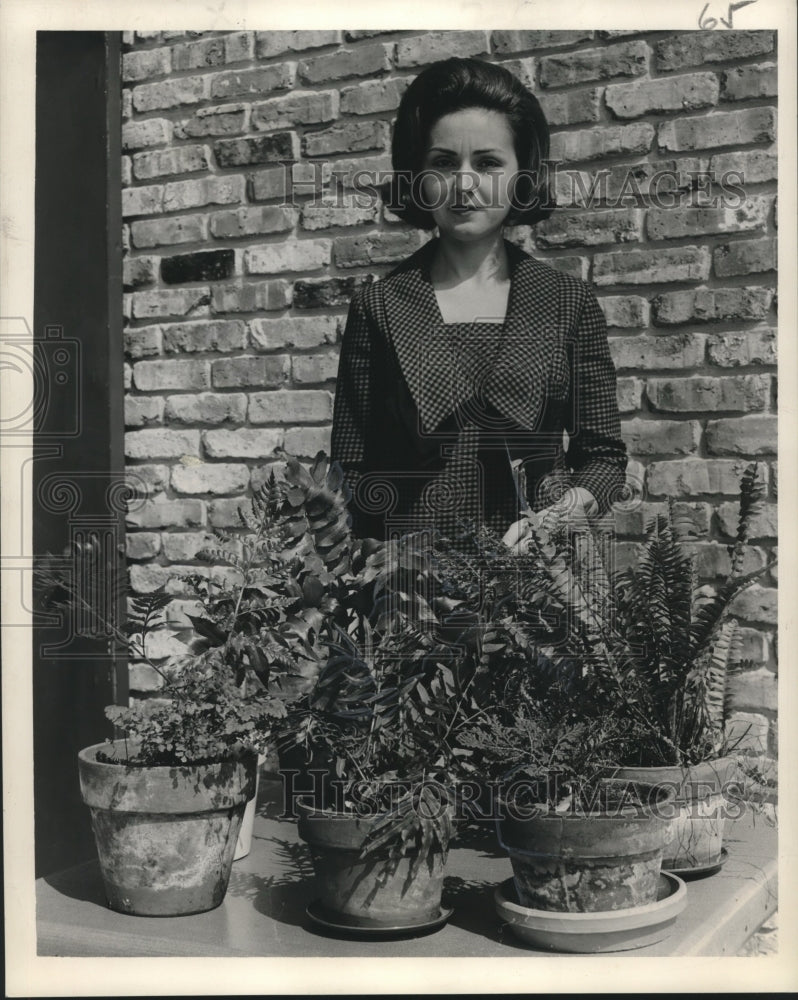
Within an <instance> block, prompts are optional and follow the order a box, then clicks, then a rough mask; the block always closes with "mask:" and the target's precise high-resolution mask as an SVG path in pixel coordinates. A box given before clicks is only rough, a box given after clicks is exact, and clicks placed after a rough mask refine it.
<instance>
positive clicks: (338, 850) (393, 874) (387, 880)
mask: <svg viewBox="0 0 798 1000" xmlns="http://www.w3.org/2000/svg"><path fill="white" fill-rule="evenodd" d="M296 805H297V812H298V813H299V835H300V837H301V838H302V839H303V840H304V841H305V842H306V843H307V844H308V845H309V846H310V850H311V855H312V858H313V870H314V872H315V875H316V886H317V889H318V893H319V898H318V901H317V906H318V907H319V908H320V912H323V913H325V914H326V915H327V916H328V918H329V919H330V922H331V923H335V924H337V925H338V927H339V928H345V927H351V928H352V929H353V930H354V929H358V928H360V929H363V928H374V929H379V928H391V929H394V930H396V931H397V932H398V931H401V930H407V929H410V928H413V927H415V926H422V925H424V926H426V925H429V924H431V923H432V922H434V921H437V920H438V918H439V917H440V916H441V913H442V911H441V894H442V891H443V875H444V860H443V855H442V853H441V851H440V850H431V851H430V853H429V855H428V857H427V858H426V859H425V860H424V861H422V863H421V864H419V865H417V866H415V868H414V865H413V860H414V859H413V858H412V857H411V856H408V857H403V858H400V859H399V860H398V862H391V861H390V860H389V858H388V856H387V852H375V855H368V856H367V857H365V858H364V857H362V856H361V848H362V846H363V843H364V841H365V840H366V838H367V836H368V835H369V833H370V832H371V831H372V830H373V828H374V826H375V824H376V823H377V822H378V821H379V817H373V816H369V817H360V816H356V815H352V814H347V813H341V812H335V811H333V810H331V809H320V808H317V807H315V806H314V805H313V803H312V802H311V801H309V800H308V799H299V800H298V801H297V804H296Z"/></svg>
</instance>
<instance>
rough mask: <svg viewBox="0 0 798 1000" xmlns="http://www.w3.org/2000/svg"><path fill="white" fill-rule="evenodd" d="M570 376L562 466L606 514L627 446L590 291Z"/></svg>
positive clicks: (621, 479)
mask: <svg viewBox="0 0 798 1000" xmlns="http://www.w3.org/2000/svg"><path fill="white" fill-rule="evenodd" d="M574 348H575V354H574V359H573V368H572V372H571V395H572V399H571V413H572V414H573V418H572V419H573V428H572V430H573V433H572V434H569V442H568V451H567V454H566V463H567V465H568V466H570V468H571V471H572V475H571V484H572V485H573V486H582V487H584V488H585V489H587V490H589V491H590V492H591V493H592V494H593V496H594V497H595V498H596V501H597V503H598V506H599V513H601V514H604V513H606V512H607V510H609V508H610V505H611V504H612V502H613V501H614V500H616V499H617V498H618V495H619V493H620V491H621V489H622V488H623V485H624V483H625V480H626V462H627V453H626V445H625V443H624V441H623V439H622V438H621V419H620V415H619V412H618V399H617V387H616V386H617V380H616V376H615V366H614V365H613V363H612V358H611V357H610V349H609V344H608V341H607V324H606V321H605V319H604V314H603V313H602V311H601V307H600V306H599V304H598V300H597V299H596V296H595V295H594V294H593V292H592V291H591V290H590V289H587V294H586V296H585V299H584V301H583V304H582V307H581V310H580V313H579V317H578V320H577V329H576V342H575V345H574Z"/></svg>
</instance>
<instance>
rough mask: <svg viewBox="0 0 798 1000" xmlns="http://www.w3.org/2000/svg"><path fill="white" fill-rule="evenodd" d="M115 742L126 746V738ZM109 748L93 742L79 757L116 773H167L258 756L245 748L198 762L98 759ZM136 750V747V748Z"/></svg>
mask: <svg viewBox="0 0 798 1000" xmlns="http://www.w3.org/2000/svg"><path fill="white" fill-rule="evenodd" d="M113 743H114V744H115V745H116V744H119V745H120V747H124V740H114V741H113ZM127 745H128V749H130V748H131V747H134V748H135V747H137V746H138V743H137V742H136V741H134V740H128V741H127ZM108 748H109V744H108V743H92V744H91V746H87V747H83V749H82V750H79V751H78V759H79V760H80V761H81V762H83V763H84V764H87V765H90V766H91V767H97V768H111V769H113V771H114V773H119V771H120V769H123V770H129V771H133V772H143V771H155V772H156V773H165V772H168V771H183V770H196V769H198V768H213V767H221V766H223V765H230V764H246V763H248V762H249V760H250V758H251V757H256V756H257V755H256V752H255V751H254V750H245V751H244V752H243V753H241V754H238V755H236V756H233V757H219V758H218V759H216V760H204V761H197V762H196V763H192V762H190V761H189V762H185V763H182V764H131V763H129V762H128V761H127V760H119V761H116V762H113V761H107V760H97V754H98V753H99V752H100V751H106V750H107V749H108ZM134 752H135V749H134Z"/></svg>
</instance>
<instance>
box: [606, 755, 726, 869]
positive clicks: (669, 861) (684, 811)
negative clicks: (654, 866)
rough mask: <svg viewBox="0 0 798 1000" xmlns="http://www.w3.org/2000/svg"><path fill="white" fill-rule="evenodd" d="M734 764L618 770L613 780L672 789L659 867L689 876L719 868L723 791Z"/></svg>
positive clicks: (722, 761)
mask: <svg viewBox="0 0 798 1000" xmlns="http://www.w3.org/2000/svg"><path fill="white" fill-rule="evenodd" d="M735 770H736V763H735V761H734V759H733V758H732V757H719V758H718V759H717V760H711V761H704V762H703V763H701V764H693V765H691V766H689V767H622V768H619V769H618V770H617V771H615V777H616V778H622V779H626V780H632V781H646V782H649V783H651V784H654V785H660V786H662V787H667V788H671V789H673V792H674V795H675V803H676V806H677V812H676V815H675V816H674V818H673V820H672V821H671V826H672V835H671V841H670V844H669V846H668V849H667V850H666V852H665V857H664V858H663V859H662V867H663V869H665V870H666V871H679V872H689V871H690V870H698V869H706V868H711V867H712V866H714V865H717V864H719V862H720V860H721V849H722V847H723V828H724V825H725V821H726V811H727V806H728V800H727V798H726V796H725V795H724V789H725V788H727V787H728V785H729V782H731V781H732V779H733V776H734V773H735Z"/></svg>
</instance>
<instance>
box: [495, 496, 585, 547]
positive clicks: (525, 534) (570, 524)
mask: <svg viewBox="0 0 798 1000" xmlns="http://www.w3.org/2000/svg"><path fill="white" fill-rule="evenodd" d="M596 513H598V503H597V502H596V498H595V497H594V496H593V494H592V493H591V492H590V490H586V489H585V488H584V487H583V486H573V487H571V488H570V489H569V490H567V491H566V492H565V493H564V494H563V496H562V497H561V498H560V499H559V500H558V501H557V502H556V503H553V504H551V505H550V506H549V507H544V508H543V510H539V511H537V512H535V511H530V512H529V513H528V514H527V515H526V516H525V517H522V518H520V519H519V520H518V521H514V522H513V524H511V525H510V527H509V528H508V529H507V531H506V532H505V534H504V536H503V538H502V541H503V542H504V544H505V545H507V546H508V548H511V549H515V550H516V551H517V552H524V551H526V548H527V545H528V543H529V531H530V525H534V527H535V528H542V529H543V530H544V531H545V532H546V534H548V535H551V534H553V533H555V532H557V531H562V530H564V531H584V530H586V529H587V527H588V518H590V517H592V516H594V515H595V514H596Z"/></svg>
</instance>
